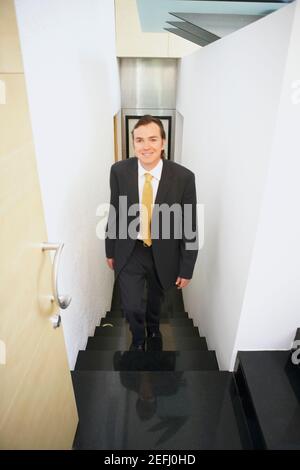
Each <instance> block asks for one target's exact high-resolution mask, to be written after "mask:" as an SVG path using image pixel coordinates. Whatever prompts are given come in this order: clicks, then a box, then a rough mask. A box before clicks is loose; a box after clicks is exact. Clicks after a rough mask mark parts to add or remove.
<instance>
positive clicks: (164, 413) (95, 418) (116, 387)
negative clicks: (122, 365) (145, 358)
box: [72, 371, 251, 451]
mask: <svg viewBox="0 0 300 470" xmlns="http://www.w3.org/2000/svg"><path fill="white" fill-rule="evenodd" d="M72 379H73V385H74V391H75V397H76V403H77V408H78V414H79V426H78V429H77V433H76V437H75V441H74V449H95V450H96V449H99V450H101V449H103V450H115V449H120V450H135V451H136V450H151V449H152V450H155V451H159V450H167V451H170V450H209V449H211V450H212V449H228V450H229V449H236V450H238V449H248V448H251V447H250V443H249V442H246V441H245V440H244V437H243V432H242V431H243V427H244V426H245V423H244V422H243V420H242V419H241V418H242V417H240V416H237V415H236V410H235V408H234V405H233V401H232V388H233V387H234V386H235V384H234V381H233V379H232V374H230V373H229V372H224V371H222V372H220V371H184V372H182V371H180V372H179V371H175V372H174V371H169V372H168V371H164V372H147V373H145V372H111V371H74V372H72ZM145 390H146V391H147V395H145Z"/></svg>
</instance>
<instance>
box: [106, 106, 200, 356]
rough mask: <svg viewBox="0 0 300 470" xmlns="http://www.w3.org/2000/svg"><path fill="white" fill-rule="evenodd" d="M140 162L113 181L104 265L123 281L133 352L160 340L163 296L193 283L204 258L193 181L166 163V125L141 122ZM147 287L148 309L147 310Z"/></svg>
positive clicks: (137, 131)
mask: <svg viewBox="0 0 300 470" xmlns="http://www.w3.org/2000/svg"><path fill="white" fill-rule="evenodd" d="M132 139H133V147H134V152H135V157H133V158H129V159H127V160H122V161H119V162H116V163H114V164H113V165H112V167H111V173H110V188H111V199H110V204H111V205H110V212H109V217H108V224H107V227H106V240H105V247H106V258H107V264H108V266H109V267H110V268H111V269H113V270H114V273H115V279H118V283H119V289H120V297H121V308H122V310H123V312H124V315H125V318H126V319H127V320H128V322H129V327H130V331H131V333H132V344H131V346H130V350H131V351H144V350H145V339H146V335H145V326H146V333H147V338H161V333H160V331H159V316H160V305H161V301H162V299H163V295H164V291H165V290H167V289H168V288H169V287H171V286H175V285H176V286H177V288H178V289H182V288H184V287H186V286H187V285H188V283H189V282H190V280H191V278H192V275H193V270H194V265H195V262H196V258H197V254H198V245H197V242H198V237H197V217H196V212H197V211H196V204H197V202H196V188H195V176H194V174H193V173H192V172H191V171H190V170H188V169H187V168H185V167H183V166H182V165H179V164H177V163H175V162H172V161H170V160H166V159H165V156H164V146H165V142H166V135H165V131H164V128H163V125H162V122H161V121H160V119H158V118H155V117H153V116H150V115H146V116H143V117H142V118H140V119H139V121H138V122H137V123H136V125H135V127H134V129H133V131H132ZM145 282H147V291H148V296H147V304H146V307H145V306H144V305H143V293H144V285H145Z"/></svg>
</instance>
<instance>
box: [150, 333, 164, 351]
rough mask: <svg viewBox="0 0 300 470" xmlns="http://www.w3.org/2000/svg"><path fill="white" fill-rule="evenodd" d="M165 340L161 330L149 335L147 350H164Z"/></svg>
mask: <svg viewBox="0 0 300 470" xmlns="http://www.w3.org/2000/svg"><path fill="white" fill-rule="evenodd" d="M162 350H163V342H162V335H161V333H160V331H157V332H153V333H150V334H148V336H147V351H162Z"/></svg>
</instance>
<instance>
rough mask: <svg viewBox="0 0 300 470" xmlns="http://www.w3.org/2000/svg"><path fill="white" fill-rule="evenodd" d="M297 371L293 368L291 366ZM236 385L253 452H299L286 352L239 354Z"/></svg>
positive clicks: (298, 412)
mask: <svg viewBox="0 0 300 470" xmlns="http://www.w3.org/2000/svg"><path fill="white" fill-rule="evenodd" d="M295 367H297V366H295ZM236 369H237V372H236V381H237V384H238V387H239V392H240V395H241V397H242V400H243V404H244V408H245V412H246V415H247V417H248V424H249V429H250V431H251V433H252V438H253V441H254V445H255V447H256V448H263V449H264V448H266V449H272V450H274V449H298V450H299V449H300V434H299V429H300V404H299V401H298V398H297V396H296V394H295V391H294V389H293V386H292V385H291V381H290V377H289V374H290V371H291V370H292V371H293V373H294V371H295V368H293V367H292V366H291V353H290V351H242V352H239V353H238V358H237V367H236Z"/></svg>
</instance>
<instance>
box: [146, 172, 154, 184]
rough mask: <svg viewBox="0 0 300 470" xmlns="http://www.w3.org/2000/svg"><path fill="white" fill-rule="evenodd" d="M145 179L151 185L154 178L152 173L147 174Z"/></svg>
mask: <svg viewBox="0 0 300 470" xmlns="http://www.w3.org/2000/svg"><path fill="white" fill-rule="evenodd" d="M145 178H146V182H147V183H151V180H152V178H153V176H152V175H151V174H150V173H145Z"/></svg>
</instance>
